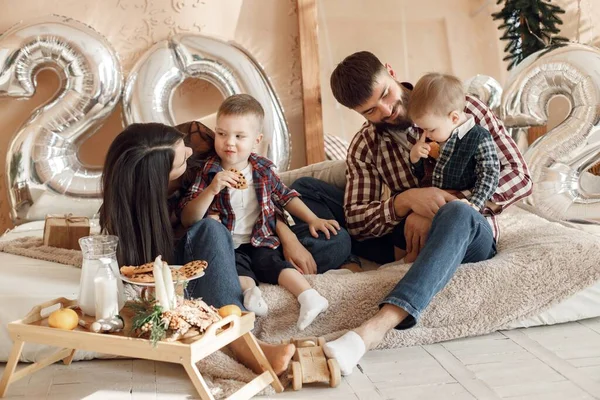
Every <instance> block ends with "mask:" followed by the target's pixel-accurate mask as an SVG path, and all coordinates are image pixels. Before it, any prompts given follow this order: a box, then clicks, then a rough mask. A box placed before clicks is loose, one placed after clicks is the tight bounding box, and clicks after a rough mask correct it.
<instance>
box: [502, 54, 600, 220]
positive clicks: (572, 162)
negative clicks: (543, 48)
mask: <svg viewBox="0 0 600 400" xmlns="http://www.w3.org/2000/svg"><path fill="white" fill-rule="evenodd" d="M538 55H539V53H536V54H533V55H531V56H530V57H528V58H527V59H526V60H525V61H523V62H522V63H521V64H519V66H518V67H517V68H516V69H515V70H514V73H513V74H512V75H511V77H510V78H509V82H508V83H507V85H506V87H505V90H504V96H503V98H502V106H501V117H502V119H503V120H504V123H505V124H506V125H507V126H509V127H514V128H523V127H528V126H535V125H544V124H546V122H547V121H548V103H549V102H550V100H551V99H552V98H553V97H554V96H557V95H563V96H565V97H566V98H567V99H568V100H569V101H570V103H571V107H572V108H571V112H570V113H569V115H568V116H567V118H566V119H565V121H564V122H562V123H561V124H560V125H558V126H557V127H556V128H554V129H552V130H551V131H550V132H548V133H546V134H545V135H544V136H542V137H541V138H539V139H538V140H536V141H535V142H534V143H532V145H531V146H530V147H529V149H528V150H527V152H526V153H525V158H526V160H527V163H528V166H529V169H530V172H531V175H532V180H533V182H534V188H533V194H532V196H531V197H530V198H529V200H528V201H529V202H530V203H531V204H532V205H534V206H535V207H537V208H538V209H539V210H540V211H542V212H544V213H546V214H547V215H549V216H553V217H557V218H561V219H568V220H581V219H586V220H595V221H600V189H598V188H595V189H594V188H593V187H592V185H589V186H586V184H585V181H586V180H589V179H590V177H589V176H588V175H589V174H588V173H586V171H587V170H588V169H589V168H590V167H591V166H593V165H594V164H595V163H597V162H598V161H600V140H599V139H600V126H599V125H600V51H599V50H598V49H596V48H593V47H588V46H584V45H576V44H571V45H568V46H565V47H562V48H559V49H556V50H553V51H551V52H548V53H546V54H544V55H542V56H540V57H539V58H538Z"/></svg>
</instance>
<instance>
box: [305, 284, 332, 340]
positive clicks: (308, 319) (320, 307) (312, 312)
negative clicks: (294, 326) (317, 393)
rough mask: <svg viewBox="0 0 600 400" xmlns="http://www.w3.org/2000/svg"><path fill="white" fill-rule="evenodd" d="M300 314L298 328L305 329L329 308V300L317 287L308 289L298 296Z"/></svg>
mask: <svg viewBox="0 0 600 400" xmlns="http://www.w3.org/2000/svg"><path fill="white" fill-rule="evenodd" d="M298 302H299V303H300V315H298V329H300V330H301V331H303V330H304V329H306V327H307V326H309V325H310V324H311V323H312V322H313V321H314V319H315V318H317V315H319V314H321V313H322V312H323V311H325V310H327V307H329V302H328V301H327V299H326V298H325V297H323V296H321V295H320V294H319V292H317V291H316V290H315V289H307V290H305V291H304V292H302V293H300V295H299V296H298Z"/></svg>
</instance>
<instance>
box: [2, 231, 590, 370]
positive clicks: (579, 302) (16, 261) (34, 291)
mask: <svg viewBox="0 0 600 400" xmlns="http://www.w3.org/2000/svg"><path fill="white" fill-rule="evenodd" d="M43 224H44V222H43V221H39V222H31V223H28V224H24V225H21V226H19V227H17V228H15V229H14V230H12V231H10V232H8V233H6V234H4V235H3V236H2V237H1V238H0V240H2V241H4V240H12V239H15V238H17V237H21V236H33V235H35V236H38V235H39V236H41V235H42V232H43ZM586 230H588V231H592V232H593V233H597V234H599V235H600V227H593V226H590V227H586ZM80 271H81V270H80V269H78V268H75V267H72V266H67V265H62V264H57V263H52V262H47V261H40V260H34V259H30V258H26V257H21V256H15V255H12V254H6V253H0V276H2V280H1V283H0V304H1V307H0V361H6V360H7V358H8V355H9V353H10V349H11V346H12V341H11V340H10V337H9V336H8V330H7V323H8V322H10V321H14V320H17V319H20V318H22V317H23V316H24V315H25V314H27V313H28V312H29V311H30V310H31V308H33V307H34V306H35V305H37V304H40V303H43V302H45V301H48V300H51V299H53V298H56V297H61V296H62V297H66V298H72V299H74V298H77V294H78V291H79V275H80ZM597 316H600V282H598V283H596V284H595V285H593V286H591V287H589V288H587V289H585V290H583V291H581V292H579V293H577V294H575V295H574V296H572V297H571V298H569V299H567V300H565V301H563V302H561V303H559V304H557V305H555V306H553V307H552V308H550V309H548V310H546V311H544V312H543V313H541V314H539V315H536V316H534V317H531V318H527V319H523V320H520V321H516V322H514V323H511V324H510V325H509V326H507V328H510V329H514V328H520V327H530V326H537V325H552V324H557V323H563V322H569V321H576V320H580V319H586V318H593V317H597ZM52 351H53V349H51V348H48V347H47V346H40V345H31V344H26V345H25V348H24V349H23V354H22V356H21V359H22V360H23V361H35V360H39V359H40V358H41V357H43V356H45V355H47V354H50V353H51V352H52ZM98 356H99V355H98V354H95V353H90V352H77V354H76V356H75V359H79V360H81V359H91V358H94V357H98Z"/></svg>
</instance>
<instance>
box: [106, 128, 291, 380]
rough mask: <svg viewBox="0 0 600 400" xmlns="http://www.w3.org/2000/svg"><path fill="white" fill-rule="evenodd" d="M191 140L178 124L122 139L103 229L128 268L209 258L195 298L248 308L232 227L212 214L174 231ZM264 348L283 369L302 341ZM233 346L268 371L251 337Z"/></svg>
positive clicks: (109, 168) (194, 285)
mask: <svg viewBox="0 0 600 400" xmlns="http://www.w3.org/2000/svg"><path fill="white" fill-rule="evenodd" d="M183 139H184V135H183V134H182V133H181V132H180V131H178V130H177V129H175V128H173V127H169V126H166V125H163V124H158V123H148V124H133V125H130V126H128V127H127V128H126V129H125V130H124V131H123V132H121V133H120V134H119V135H118V136H117V137H116V138H115V140H114V141H113V143H112V144H111V146H110V148H109V149H108V154H107V156H106V161H105V164H104V172H103V175H102V185H103V196H104V201H103V204H102V207H101V209H100V226H101V228H102V231H103V232H105V233H108V234H111V235H116V236H118V237H119V246H118V250H117V259H118V261H119V264H120V265H141V264H144V263H146V262H149V261H152V260H154V258H155V257H156V256H157V255H159V254H160V255H162V257H163V259H164V260H166V261H167V262H169V263H170V264H183V263H186V262H189V261H192V260H206V261H207V262H208V265H209V267H208V268H207V269H206V271H205V275H204V277H202V278H200V279H196V280H193V281H191V282H190V284H189V285H188V288H187V291H188V293H189V294H190V296H191V297H202V299H203V300H204V301H205V302H206V303H208V304H210V305H212V306H215V307H221V306H223V305H227V304H236V305H238V306H239V307H240V308H242V309H243V305H242V292H241V287H240V283H239V279H238V275H237V272H236V268H235V255H234V250H233V242H232V238H231V234H230V233H229V231H228V230H227V228H225V226H223V225H222V224H221V223H219V222H218V221H215V220H213V219H210V218H205V219H203V220H201V221H199V222H198V223H196V224H195V225H193V226H192V227H191V228H190V229H188V230H187V231H186V232H184V233H183V234H182V235H181V237H179V236H180V235H177V230H176V229H175V232H174V227H176V226H178V225H179V224H178V223H177V222H178V218H177V215H176V214H175V210H176V209H177V204H178V200H179V198H180V195H179V193H180V189H182V188H181V186H182V181H183V180H184V179H185V174H186V170H187V165H188V159H189V158H190V157H191V156H192V149H191V148H190V147H187V146H186V145H185V143H184V140H183ZM175 242H177V243H176V244H175ZM260 345H261V348H262V349H263V351H264V352H265V355H266V356H267V359H269V361H270V363H271V365H272V366H273V369H274V370H275V372H277V373H281V372H283V371H285V370H286V368H287V365H288V363H289V361H290V359H291V357H292V355H293V352H294V346H293V345H269V344H266V343H260ZM230 348H231V350H232V351H233V353H234V354H235V355H236V357H237V358H238V359H239V360H240V361H241V362H242V363H244V364H245V365H247V366H248V367H250V368H252V369H253V370H255V371H256V372H259V371H261V368H260V366H259V365H257V364H256V361H254V358H253V357H252V354H251V353H250V351H249V349H248V348H247V346H246V345H245V343H244V342H243V340H237V341H235V342H233V343H232V344H231V345H230Z"/></svg>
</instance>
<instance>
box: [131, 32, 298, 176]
mask: <svg viewBox="0 0 600 400" xmlns="http://www.w3.org/2000/svg"><path fill="white" fill-rule="evenodd" d="M188 78H198V79H204V80H206V81H208V82H210V83H211V84H213V85H214V86H215V87H216V88H217V89H218V90H219V92H220V93H221V94H222V95H223V97H229V96H231V95H233V94H236V93H248V94H250V95H252V96H254V97H255V98H256V99H257V100H258V101H259V102H260V103H261V105H262V106H263V108H264V109H265V124H264V125H265V126H264V132H263V133H264V137H265V140H264V141H263V143H265V144H268V146H269V147H268V149H267V150H266V151H264V152H263V153H266V155H267V157H269V158H270V159H271V160H272V161H273V162H274V163H275V165H277V166H278V167H279V169H280V170H281V171H285V170H287V169H288V168H289V162H290V134H289V131H288V128H287V123H286V120H285V117H284V113H283V108H282V107H281V104H280V102H279V99H278V98H277V96H276V94H275V91H274V90H273V88H272V86H271V84H270V83H269V80H268V78H267V76H266V75H265V73H264V71H263V70H262V68H261V67H260V65H259V64H258V63H257V62H256V60H255V59H254V58H253V57H252V56H251V55H250V54H249V53H248V52H247V51H245V50H244V49H242V48H241V47H240V46H239V45H237V44H235V43H231V42H224V41H221V40H219V39H215V38H210V37H206V36H200V35H178V36H175V37H173V38H172V39H171V40H164V41H161V42H158V43H157V44H155V45H154V46H153V47H152V48H151V49H150V50H148V51H147V52H146V53H145V54H144V55H143V57H142V58H141V59H140V60H139V61H138V62H137V63H136V64H135V66H134V67H133V69H132V71H131V73H130V75H129V78H128V79H127V83H126V85H125V91H124V94H123V110H124V119H125V123H126V124H127V125H128V124H131V123H134V122H161V123H164V124H167V125H175V118H174V113H173V110H172V98H173V94H174V92H175V90H176V88H177V86H179V85H180V84H181V83H183V81H185V80H186V79H188ZM211 128H212V127H211Z"/></svg>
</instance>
